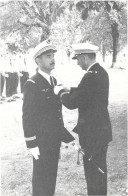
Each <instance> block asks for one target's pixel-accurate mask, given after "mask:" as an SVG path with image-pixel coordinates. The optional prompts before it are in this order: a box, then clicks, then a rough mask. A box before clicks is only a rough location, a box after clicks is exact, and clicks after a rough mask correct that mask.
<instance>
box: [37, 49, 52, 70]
mask: <svg viewBox="0 0 128 196" xmlns="http://www.w3.org/2000/svg"><path fill="white" fill-rule="evenodd" d="M37 62H38V67H39V68H40V69H41V70H42V71H44V72H46V73H50V72H51V71H52V70H53V69H54V67H55V59H54V52H53V51H48V52H47V53H45V54H42V55H40V56H39V57H38V59H37Z"/></svg>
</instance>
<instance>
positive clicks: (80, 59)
mask: <svg viewBox="0 0 128 196" xmlns="http://www.w3.org/2000/svg"><path fill="white" fill-rule="evenodd" d="M88 61H89V59H88V56H87V55H86V54H80V55H78V56H77V64H78V65H79V66H80V67H81V68H82V69H83V70H86V69H87V68H88Z"/></svg>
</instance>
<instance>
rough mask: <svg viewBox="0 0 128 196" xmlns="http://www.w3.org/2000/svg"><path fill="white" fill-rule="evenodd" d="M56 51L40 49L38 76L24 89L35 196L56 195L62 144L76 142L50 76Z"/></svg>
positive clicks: (47, 46) (37, 51) (25, 126)
mask: <svg viewBox="0 0 128 196" xmlns="http://www.w3.org/2000/svg"><path fill="white" fill-rule="evenodd" d="M56 51H57V50H56V48H55V46H54V45H52V44H50V43H48V42H47V41H44V42H42V43H40V44H39V45H37V46H36V48H35V51H34V59H35V62H36V64H37V67H38V69H37V73H36V74H35V75H34V76H32V77H31V78H30V79H28V80H27V82H26V84H25V86H24V99H23V130H24V136H25V141H26V145H27V148H28V149H29V151H30V152H31V154H32V155H33V176H32V196H52V195H54V192H55V185H56V177H57V168H58V160H59V153H60V146H61V141H63V142H65V143H68V142H71V141H73V140H74V138H73V137H72V135H70V133H69V132H68V131H67V130H66V129H65V127H64V123H63V119H62V111H61V110H62V103H61V102H60V98H59V96H58V95H55V94H54V92H53V86H54V85H55V84H56V80H55V78H52V77H51V76H50V73H51V71H52V70H53V69H54V66H55V60H54V53H55V52H56Z"/></svg>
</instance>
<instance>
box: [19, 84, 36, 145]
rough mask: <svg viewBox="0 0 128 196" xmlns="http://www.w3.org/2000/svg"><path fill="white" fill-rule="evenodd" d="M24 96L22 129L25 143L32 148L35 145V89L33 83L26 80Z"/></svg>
mask: <svg viewBox="0 0 128 196" xmlns="http://www.w3.org/2000/svg"><path fill="white" fill-rule="evenodd" d="M23 94H24V98H23V108H22V109H23V116H22V121H23V130H24V137H25V141H26V145H27V147H28V148H34V147H36V146H37V139H36V131H37V126H36V111H37V108H36V91H35V84H34V83H32V82H27V83H26V84H25V86H24V91H23Z"/></svg>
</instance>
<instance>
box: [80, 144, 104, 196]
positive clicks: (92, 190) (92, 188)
mask: <svg viewBox="0 0 128 196" xmlns="http://www.w3.org/2000/svg"><path fill="white" fill-rule="evenodd" d="M106 154H107V147H105V148H103V149H102V150H101V152H100V153H98V154H96V155H94V156H93V160H94V161H95V162H96V163H97V165H98V166H99V167H100V168H101V169H102V170H103V171H104V172H105V174H101V173H100V172H99V171H98V170H97V168H96V167H95V166H94V164H93V163H91V161H88V160H87V159H86V157H83V161H84V171H85V178H86V182H87V192H88V195H92V196H93V195H102V196H104V195H107V164H106Z"/></svg>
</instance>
